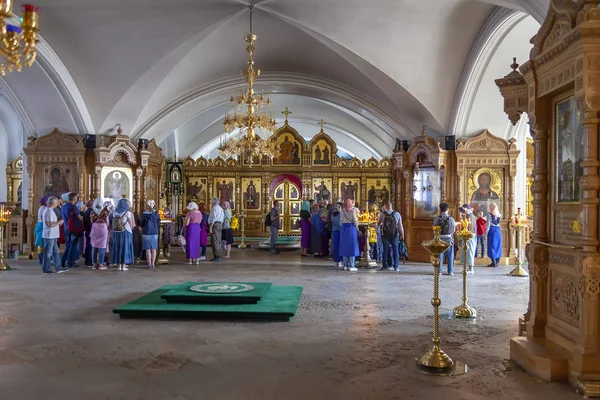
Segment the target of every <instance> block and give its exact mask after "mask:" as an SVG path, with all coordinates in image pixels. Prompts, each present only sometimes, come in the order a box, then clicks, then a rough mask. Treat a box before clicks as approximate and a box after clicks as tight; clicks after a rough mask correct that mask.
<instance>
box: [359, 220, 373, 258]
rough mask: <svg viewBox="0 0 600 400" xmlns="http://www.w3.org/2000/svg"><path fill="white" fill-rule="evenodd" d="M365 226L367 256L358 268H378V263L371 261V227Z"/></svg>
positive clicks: (365, 250)
mask: <svg viewBox="0 0 600 400" xmlns="http://www.w3.org/2000/svg"><path fill="white" fill-rule="evenodd" d="M365 226H366V229H365V248H364V249H363V250H364V252H365V256H364V257H363V258H362V259H361V260H360V263H359V264H358V266H359V267H361V268H376V267H377V261H374V260H373V259H371V245H370V244H369V237H370V236H371V234H370V233H369V225H368V224H367V225H365Z"/></svg>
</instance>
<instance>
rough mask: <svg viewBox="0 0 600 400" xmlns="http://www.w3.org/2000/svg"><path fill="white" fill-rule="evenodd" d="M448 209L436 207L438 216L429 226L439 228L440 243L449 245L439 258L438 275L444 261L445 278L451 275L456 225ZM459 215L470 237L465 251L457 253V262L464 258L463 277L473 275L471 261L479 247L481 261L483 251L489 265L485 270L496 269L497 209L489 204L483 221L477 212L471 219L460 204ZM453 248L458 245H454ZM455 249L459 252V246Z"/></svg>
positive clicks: (499, 247)
mask: <svg viewBox="0 0 600 400" xmlns="http://www.w3.org/2000/svg"><path fill="white" fill-rule="evenodd" d="M448 208H449V207H448V204H447V203H442V204H440V207H439V209H440V215H439V216H438V217H436V218H435V219H434V221H433V226H439V227H440V239H441V240H443V241H445V242H447V243H449V244H450V247H448V249H446V251H445V252H443V253H442V254H440V269H439V272H440V273H442V265H443V264H444V261H446V264H447V268H448V269H447V274H448V275H454V258H455V255H456V252H455V250H456V249H455V246H454V244H455V240H454V237H455V234H456V221H455V220H454V218H452V217H451V216H450V215H449V213H448ZM459 212H460V214H461V223H462V224H464V225H466V226H467V229H468V230H469V231H470V232H471V233H472V234H473V237H472V238H471V239H469V240H468V241H467V251H466V252H461V258H460V261H461V262H464V257H466V261H467V273H469V274H472V273H474V272H475V269H474V266H475V258H476V257H477V252H478V250H479V248H480V247H481V257H484V254H485V250H486V247H487V256H488V257H489V258H490V261H491V262H490V264H489V265H488V267H494V268H497V267H498V264H499V263H500V258H502V233H501V231H500V221H501V220H502V215H501V214H500V210H499V209H498V205H496V204H495V203H491V204H490V205H489V213H488V215H487V216H485V217H484V215H483V213H482V212H481V211H478V212H477V214H476V215H475V214H474V213H473V212H472V210H471V206H470V205H469V204H463V205H462V207H460V208H459ZM457 244H460V243H458V241H457ZM486 245H487V246H486ZM458 248H459V249H462V245H459V246H458Z"/></svg>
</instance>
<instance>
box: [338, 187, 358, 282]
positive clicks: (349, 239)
mask: <svg viewBox="0 0 600 400" xmlns="http://www.w3.org/2000/svg"><path fill="white" fill-rule="evenodd" d="M340 222H341V228H340V256H342V257H343V260H344V271H352V272H354V271H358V270H357V269H356V267H355V266H354V262H355V260H356V257H357V256H358V255H359V251H358V217H357V215H356V211H355V209H354V202H353V201H352V200H351V199H346V202H345V203H344V209H343V210H342V211H341V212H340Z"/></svg>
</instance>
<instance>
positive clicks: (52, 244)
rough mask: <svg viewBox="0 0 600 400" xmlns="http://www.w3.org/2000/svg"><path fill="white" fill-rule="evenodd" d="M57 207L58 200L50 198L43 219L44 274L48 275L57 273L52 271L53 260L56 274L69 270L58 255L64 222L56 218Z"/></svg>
mask: <svg viewBox="0 0 600 400" xmlns="http://www.w3.org/2000/svg"><path fill="white" fill-rule="evenodd" d="M56 206H58V198H56V197H50V198H49V199H48V203H47V207H46V209H45V210H44V215H43V217H42V222H43V224H44V231H43V233H42V237H43V239H44V252H43V254H44V255H43V259H42V274H46V275H49V274H54V273H55V272H53V271H52V270H51V269H50V266H51V262H52V260H54V267H55V270H56V273H58V274H60V273H61V272H66V271H68V270H69V269H68V268H62V262H61V259H60V255H59V254H58V238H59V237H60V229H61V228H60V227H61V225H62V224H63V220H60V221H59V220H58V218H57V217H56V213H55V212H54V209H55V208H56Z"/></svg>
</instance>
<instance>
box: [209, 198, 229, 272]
mask: <svg viewBox="0 0 600 400" xmlns="http://www.w3.org/2000/svg"><path fill="white" fill-rule="evenodd" d="M219 201H220V200H219V198H218V197H213V198H212V199H211V200H210V206H211V209H210V215H209V216H208V224H209V229H208V233H209V234H210V241H211V247H212V251H213V255H214V257H213V259H212V260H210V261H216V262H219V261H221V231H222V230H223V221H224V220H225V213H224V212H223V208H221V206H220V205H219Z"/></svg>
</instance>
